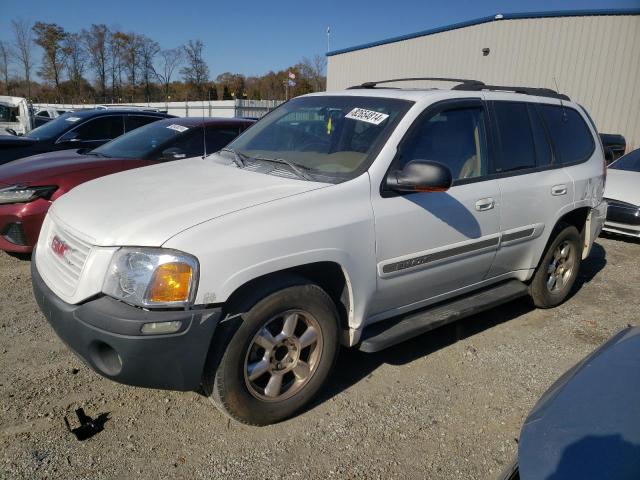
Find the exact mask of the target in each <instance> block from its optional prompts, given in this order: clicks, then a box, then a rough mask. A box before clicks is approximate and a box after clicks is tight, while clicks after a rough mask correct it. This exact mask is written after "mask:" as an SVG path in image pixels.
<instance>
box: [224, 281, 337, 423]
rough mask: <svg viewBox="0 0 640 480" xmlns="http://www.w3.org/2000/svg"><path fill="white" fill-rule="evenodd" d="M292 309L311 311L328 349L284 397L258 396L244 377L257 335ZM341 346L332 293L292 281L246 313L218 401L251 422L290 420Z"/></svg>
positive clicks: (231, 344) (326, 373)
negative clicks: (304, 379)
mask: <svg viewBox="0 0 640 480" xmlns="http://www.w3.org/2000/svg"><path fill="white" fill-rule="evenodd" d="M290 309H300V310H304V311H307V312H309V313H310V314H311V315H312V316H313V317H314V318H315V319H316V320H317V322H318V325H319V327H320V330H321V334H322V339H323V348H322V353H321V357H320V359H319V364H318V367H317V369H316V371H315V373H314V375H313V376H312V378H311V379H310V380H309V382H308V383H307V384H306V385H305V386H304V387H303V388H302V389H301V390H300V391H299V392H298V393H296V394H295V395H293V396H292V397H290V398H288V399H285V400H282V401H273V402H270V401H265V400H260V399H258V398H256V397H254V396H253V395H252V394H251V393H250V392H249V390H248V388H247V386H246V384H245V378H244V362H245V357H246V354H247V351H248V349H249V346H250V344H251V341H252V340H253V338H254V336H255V335H256V333H258V331H259V330H260V329H261V328H262V327H263V326H264V324H265V323H266V322H267V321H268V320H269V319H271V318H273V317H274V316H275V315H278V314H279V313H282V312H283V311H286V310H290ZM338 349H339V324H338V314H337V311H336V308H335V305H334V304H333V302H332V300H331V299H330V298H329V296H328V295H327V294H326V293H325V292H324V291H323V290H322V289H321V288H320V287H318V286H317V285H314V284H306V285H299V286H292V287H288V288H285V289H283V290H280V291H278V292H275V293H273V294H271V295H269V296H267V297H265V298H264V299H262V300H260V301H259V302H258V303H256V304H255V305H254V306H253V307H251V308H250V309H249V310H248V311H247V312H246V313H244V314H243V315H242V322H241V323H240V324H239V325H238V327H237V330H236V331H235V332H234V333H233V336H232V337H231V339H230V341H229V343H228V345H227V347H226V350H225V351H224V354H223V356H222V360H221V361H220V364H219V365H218V368H217V370H216V372H215V375H214V378H213V385H212V387H213V388H212V389H213V390H214V392H213V393H214V394H215V397H217V398H216V400H217V402H216V403H218V404H221V405H220V406H221V407H222V408H223V409H224V410H225V412H226V413H227V414H229V415H231V416H232V417H234V418H236V419H238V420H240V421H242V422H244V423H249V424H254V425H264V424H269V423H274V422H278V421H281V420H283V419H286V418H288V417H290V416H291V415H293V414H294V413H295V412H297V411H298V410H299V409H300V408H302V407H303V406H304V405H305V404H306V403H307V402H309V401H310V400H311V399H312V398H313V397H314V395H315V394H316V393H317V392H318V390H319V389H320V388H321V387H322V385H323V384H324V382H325V380H326V379H327V377H328V376H329V374H330V373H331V370H332V368H333V365H334V363H335V359H336V357H337V353H338Z"/></svg>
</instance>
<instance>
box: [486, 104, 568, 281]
mask: <svg viewBox="0 0 640 480" xmlns="http://www.w3.org/2000/svg"><path fill="white" fill-rule="evenodd" d="M489 106H490V111H491V116H492V118H493V122H492V123H493V129H492V130H493V132H495V136H496V138H495V141H496V146H497V164H496V175H497V176H498V182H499V186H500V192H501V205H502V208H501V209H500V230H501V241H500V249H499V251H498V253H497V255H496V259H495V261H494V264H493V266H492V268H491V272H490V274H489V276H490V277H494V276H498V275H501V274H504V273H507V272H512V271H517V270H528V269H530V268H534V267H535V266H536V265H537V263H538V260H539V258H540V256H541V254H542V251H543V249H544V246H545V244H546V241H545V239H546V238H547V237H548V234H549V232H546V235H543V233H545V231H546V229H548V228H553V225H554V223H555V218H557V215H558V214H559V213H560V212H562V211H564V210H566V209H568V208H569V206H570V205H571V204H572V201H573V180H572V179H571V177H570V176H569V175H568V174H567V173H566V172H565V170H564V169H563V168H562V165H561V163H560V162H559V160H558V158H557V155H556V154H555V152H554V151H553V149H552V145H551V142H550V138H549V133H548V131H547V129H546V127H545V124H544V122H543V121H542V118H541V117H540V114H539V111H538V109H537V108H536V105H535V104H532V103H527V102H517V101H515V102H514V101H492V102H489Z"/></svg>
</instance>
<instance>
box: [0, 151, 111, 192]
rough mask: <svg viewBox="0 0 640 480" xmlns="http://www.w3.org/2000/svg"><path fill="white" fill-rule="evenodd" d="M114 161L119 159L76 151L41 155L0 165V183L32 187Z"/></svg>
mask: <svg viewBox="0 0 640 480" xmlns="http://www.w3.org/2000/svg"><path fill="white" fill-rule="evenodd" d="M114 161H119V159H114V158H104V157H102V158H101V157H97V156H95V155H83V154H80V153H78V150H61V151H57V152H48V153H41V154H38V155H32V156H30V157H25V158H20V159H18V160H13V161H11V162H8V163H6V164H4V165H0V183H1V184H5V185H13V184H16V183H19V184H21V185H33V184H36V183H39V182H40V181H41V180H46V179H48V178H50V177H52V176H58V175H64V174H68V173H71V172H75V171H78V170H86V169H88V168H97V167H99V166H100V165H103V164H104V163H105V162H114Z"/></svg>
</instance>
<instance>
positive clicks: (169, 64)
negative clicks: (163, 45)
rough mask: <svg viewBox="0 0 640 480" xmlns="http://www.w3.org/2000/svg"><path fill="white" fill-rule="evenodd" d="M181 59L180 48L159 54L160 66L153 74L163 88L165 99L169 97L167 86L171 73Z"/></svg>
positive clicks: (182, 56) (181, 50) (182, 52)
mask: <svg viewBox="0 0 640 480" xmlns="http://www.w3.org/2000/svg"><path fill="white" fill-rule="evenodd" d="M183 58H184V50H183V48H182V47H180V48H171V49H169V50H162V51H161V52H160V66H159V68H157V69H155V70H154V72H155V74H156V77H158V80H159V81H160V82H161V83H162V85H163V86H164V96H165V98H167V97H168V96H169V84H170V83H171V77H172V76H173V72H174V71H175V69H176V68H178V66H179V65H180V64H181V63H182V60H183Z"/></svg>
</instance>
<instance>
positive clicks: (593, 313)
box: [0, 238, 640, 479]
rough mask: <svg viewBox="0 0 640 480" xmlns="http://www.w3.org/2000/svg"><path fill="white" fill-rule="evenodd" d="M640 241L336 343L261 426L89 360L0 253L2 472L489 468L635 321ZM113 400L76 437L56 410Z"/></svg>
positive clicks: (473, 475) (431, 473) (598, 250)
mask: <svg viewBox="0 0 640 480" xmlns="http://www.w3.org/2000/svg"><path fill="white" fill-rule="evenodd" d="M639 256H640V243H637V242H632V241H624V240H620V239H616V238H601V239H599V240H598V243H597V244H596V246H595V248H594V251H593V252H592V254H591V257H590V258H589V259H588V260H587V262H586V263H585V264H584V265H583V269H582V273H581V277H580V279H579V288H578V290H577V292H576V294H575V296H574V297H573V298H571V299H570V300H569V301H568V302H567V303H565V304H564V305H563V306H561V307H559V308H557V309H555V310H547V311H542V310H533V309H531V308H530V307H529V306H527V305H526V304H524V303H522V302H514V303H512V304H509V305H507V306H504V307H502V308H499V309H495V310H492V311H490V312H487V313H485V314H482V315H477V316H475V317H472V318H469V319H467V320H465V321H463V322H460V323H458V324H456V325H451V326H448V327H445V328H442V329H439V330H437V331H435V332H432V333H430V334H428V335H425V336H422V337H420V338H417V339H415V340H413V341H411V342H408V343H406V344H403V345H401V346H398V347H395V348H393V349H390V350H387V351H385V352H382V353H379V354H375V355H370V354H363V353H359V352H354V351H344V352H343V353H342V355H341V357H340V360H339V362H338V367H337V369H336V372H335V374H334V375H333V377H332V380H331V382H330V384H329V386H328V388H326V389H325V393H324V395H323V396H322V398H320V399H319V400H318V401H317V402H316V403H315V404H314V405H312V406H311V407H310V408H309V409H308V410H307V411H305V412H303V413H302V414H300V415H299V416H297V417H296V418H294V419H292V420H289V421H287V422H284V423H281V424H279V425H274V426H270V427H264V428H252V427H245V426H242V425H239V424H236V423H233V422H230V421H228V420H227V418H226V417H223V416H222V415H221V414H220V413H218V411H217V410H215V409H214V408H213V407H212V406H211V405H210V403H209V401H208V400H207V399H206V398H203V397H201V396H199V395H198V394H196V393H174V392H163V391H156V390H145V389H141V388H133V387H127V386H123V385H119V384H116V383H113V382H110V381H108V380H106V379H103V378H101V377H99V376H98V375H97V374H94V373H93V372H92V371H91V370H90V369H89V368H87V367H86V366H84V365H83V364H82V363H81V361H80V360H78V359H76V358H75V357H74V356H73V355H72V354H71V353H70V352H69V351H68V350H67V349H66V348H65V347H64V346H63V345H62V343H61V342H60V341H59V340H58V339H57V337H56V336H55V335H54V334H53V331H52V330H51V329H50V328H49V326H48V325H47V323H46V321H45V319H44V317H43V316H42V315H41V314H40V312H39V311H38V308H37V306H36V304H35V302H34V300H33V298H32V295H31V289H30V274H29V262H28V261H25V260H20V259H16V258H13V257H10V256H8V255H6V254H4V253H0V292H2V293H1V295H2V297H1V298H2V300H1V303H0V478H132V477H137V478H161V477H163V478H167V477H182V478H309V477H315V478H405V479H406V478H431V479H440V478H442V479H450V478H468V479H482V478H494V477H495V476H496V474H497V473H498V472H499V471H501V470H502V468H503V466H504V465H505V463H506V462H508V461H509V460H511V459H512V458H513V456H514V454H515V452H516V449H517V439H518V435H519V430H520V425H521V423H522V421H523V419H524V418H525V416H526V415H527V412H528V411H529V410H530V409H531V408H532V407H533V405H534V403H535V401H536V399H537V398H538V397H539V396H540V395H541V394H542V393H543V391H544V390H545V389H546V388H547V387H548V386H549V385H550V384H551V383H552V382H553V381H554V380H555V379H556V378H557V377H558V376H559V375H560V374H561V373H563V372H564V371H565V370H566V369H568V368H569V367H570V366H571V365H573V364H574V363H575V362H576V361H578V360H579V359H581V358H582V357H583V356H584V355H586V354H587V353H589V352H590V351H591V350H593V349H594V348H595V347H597V346H598V345H600V344H601V343H602V342H604V341H605V340H606V339H607V338H608V337H609V336H611V335H612V334H614V333H615V332H617V331H619V330H620V329H621V328H623V327H625V326H626V325H628V324H637V322H638V312H639V309H638V307H639V303H640V302H639V300H638V298H639V297H638V295H637V285H640V269H639V268H638V258H639ZM79 406H82V407H84V409H85V410H86V412H87V413H88V414H90V415H92V416H94V417H95V416H98V415H99V414H105V413H106V414H108V417H109V419H108V421H107V422H106V424H105V429H104V431H103V432H101V433H99V434H98V435H96V436H95V437H93V438H91V439H89V440H87V441H84V442H79V441H78V440H76V439H75V437H74V436H73V435H71V434H70V433H68V432H67V430H66V427H65V424H64V421H63V418H64V416H65V415H73V411H74V409H75V408H77V407H79Z"/></svg>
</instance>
